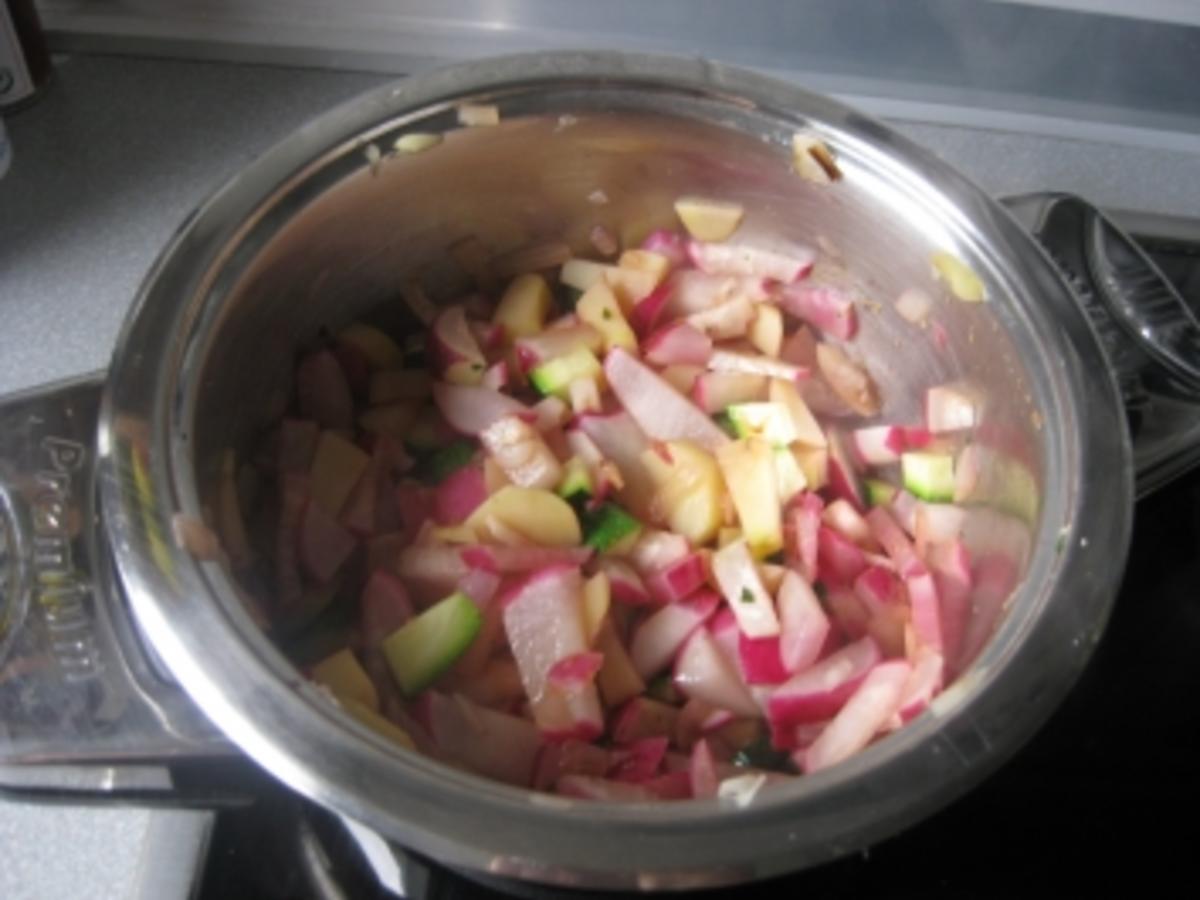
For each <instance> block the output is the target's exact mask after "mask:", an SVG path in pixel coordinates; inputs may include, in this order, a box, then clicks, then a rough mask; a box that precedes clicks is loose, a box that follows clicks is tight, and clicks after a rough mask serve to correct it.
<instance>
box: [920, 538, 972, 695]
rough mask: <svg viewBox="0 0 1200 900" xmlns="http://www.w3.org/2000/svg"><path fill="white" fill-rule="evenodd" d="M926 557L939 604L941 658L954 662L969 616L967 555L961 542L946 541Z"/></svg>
mask: <svg viewBox="0 0 1200 900" xmlns="http://www.w3.org/2000/svg"><path fill="white" fill-rule="evenodd" d="M926 558H927V559H928V560H929V568H930V570H931V571H932V572H933V578H934V581H935V583H936V584H937V592H938V597H939V598H940V599H941V603H942V607H941V624H942V655H943V656H944V657H945V659H946V660H947V662H948V663H949V662H950V661H955V662H957V660H958V658H959V654H960V652H961V651H962V644H963V637H964V635H965V633H966V630H967V622H968V621H969V619H970V617H971V559H970V555H969V554H968V553H967V548H966V546H965V545H964V544H963V542H962V541H949V542H946V543H935V544H931V545H930V546H929V549H928V551H927V556H926ZM948 668H949V667H948ZM948 674H950V675H953V674H956V673H955V672H954V670H953V669H951V670H950V672H949V673H948Z"/></svg>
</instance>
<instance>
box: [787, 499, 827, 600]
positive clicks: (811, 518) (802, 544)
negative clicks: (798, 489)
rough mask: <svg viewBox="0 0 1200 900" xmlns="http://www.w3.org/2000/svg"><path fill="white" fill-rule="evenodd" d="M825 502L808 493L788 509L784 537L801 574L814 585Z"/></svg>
mask: <svg viewBox="0 0 1200 900" xmlns="http://www.w3.org/2000/svg"><path fill="white" fill-rule="evenodd" d="M824 507H825V502H824V501H823V500H822V499H821V498H820V496H819V495H817V494H814V493H812V492H811V491H806V492H805V493H803V494H801V495H800V499H799V500H798V501H793V503H792V505H791V506H790V507H789V509H788V513H787V516H788V518H787V523H786V525H785V528H784V535H785V537H786V538H787V545H788V550H789V552H790V553H791V554H792V556H794V557H795V561H796V563H797V564H798V565H799V570H800V574H801V575H803V576H804V579H805V581H807V582H808V583H809V584H812V583H813V582H814V581H815V580H816V578H817V548H818V540H819V539H818V535H819V533H820V530H821V513H822V511H823V510H824Z"/></svg>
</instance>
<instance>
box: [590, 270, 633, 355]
mask: <svg viewBox="0 0 1200 900" xmlns="http://www.w3.org/2000/svg"><path fill="white" fill-rule="evenodd" d="M575 314H576V315H577V316H579V318H580V320H581V321H583V322H586V323H587V324H588V325H591V326H592V327H593V328H595V329H596V330H597V331H599V332H600V333H601V334H602V335H604V350H605V352H606V353H607V352H608V351H609V350H611V349H612V348H613V347H623V348H624V349H626V350H629V351H631V352H634V353H636V352H637V346H638V342H637V335H635V334H634V333H633V329H632V328H630V327H629V322H628V321H627V320H626V319H625V315H624V314H623V313H622V312H621V307H620V305H619V304H618V303H617V298H616V295H615V294H614V293H613V290H612V288H610V287H609V286H608V285H607V284H605V283H599V284H594V285H592V286H591V287H590V288H588V289H587V290H586V291H585V292H584V294H583V296H582V297H580V298H579V302H578V303H577V304H575Z"/></svg>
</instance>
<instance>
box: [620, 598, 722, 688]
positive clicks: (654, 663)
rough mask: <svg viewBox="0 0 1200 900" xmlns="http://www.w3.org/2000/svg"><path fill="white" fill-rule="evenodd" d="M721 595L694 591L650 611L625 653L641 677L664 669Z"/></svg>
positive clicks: (712, 608) (714, 609)
mask: <svg viewBox="0 0 1200 900" xmlns="http://www.w3.org/2000/svg"><path fill="white" fill-rule="evenodd" d="M720 603H721V598H720V597H718V596H717V595H716V594H715V593H713V592H712V591H698V592H697V593H695V594H693V595H692V596H691V597H688V598H687V599H685V600H680V601H678V602H676V603H671V604H670V605H668V606H664V607H663V608H662V609H660V610H658V611H657V612H655V613H653V614H652V615H651V616H649V617H648V618H647V619H646V620H645V621H643V622H642V624H641V625H639V626H638V627H637V630H635V631H634V633H633V639H632V640H631V641H630V645H629V656H630V659H632V660H633V667H634V669H636V670H637V673H638V674H639V675H641V676H642V677H643V678H650V677H651V676H653V675H655V674H656V673H658V672H660V671H662V670H663V669H665V668H666V667H667V666H668V665H669V664H670V662H671V660H672V659H673V658H674V656H675V654H676V653H677V652H678V651H679V648H680V647H682V646H683V644H684V642H685V641H686V640H687V639H688V638H689V637H690V636H691V634H692V632H693V631H695V630H696V629H697V628H699V627H700V626H701V625H703V624H704V623H705V622H706V621H708V619H709V618H710V617H711V616H712V614H713V613H714V612H716V610H717V607H718V606H719V605H720Z"/></svg>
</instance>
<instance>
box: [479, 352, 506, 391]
mask: <svg viewBox="0 0 1200 900" xmlns="http://www.w3.org/2000/svg"><path fill="white" fill-rule="evenodd" d="M479 386H480V387H485V388H487V389H488V390H491V391H500V390H503V389H504V388H506V387H508V361H507V360H503V359H502V360H500V361H499V362H497V363H493V364H492V365H490V366H488V367H487V371H486V372H484V373H483V379H482V380H481V381H480V382H479Z"/></svg>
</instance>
